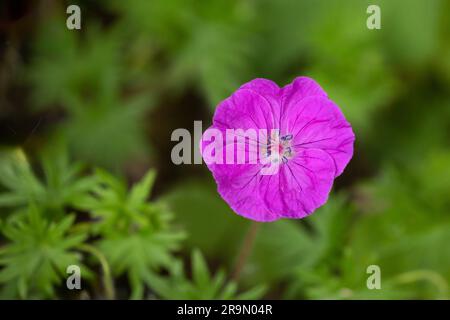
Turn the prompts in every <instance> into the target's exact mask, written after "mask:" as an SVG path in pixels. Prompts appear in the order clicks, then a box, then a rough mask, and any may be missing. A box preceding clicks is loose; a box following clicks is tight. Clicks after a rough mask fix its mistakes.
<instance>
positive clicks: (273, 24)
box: [0, 0, 450, 299]
mask: <svg viewBox="0 0 450 320" xmlns="http://www.w3.org/2000/svg"><path fill="white" fill-rule="evenodd" d="M369 4H378V5H379V6H380V7H381V25H382V28H381V30H368V29H367V28H366V18H367V16H368V15H367V13H366V9H367V6H368V5H369ZM449 10H450V4H449V3H448V1H447V2H446V1H442V0H431V1H427V2H425V1H420V0H411V1H409V0H408V1H406V0H405V1H386V0H375V1H360V0H347V1H345V2H343V1H340V0H317V1H314V2H313V1H291V0H260V1H240V0H231V1H230V0H217V1H203V2H198V1H195V0H168V1H147V0H132V1H120V0H113V1H96V2H95V1H94V2H92V3H91V2H90V4H89V5H87V4H86V6H85V7H83V9H82V12H83V18H82V29H81V30H78V31H71V30H68V29H67V28H65V21H64V20H65V12H64V8H63V6H61V5H60V4H56V2H55V3H52V4H50V5H49V7H48V10H45V13H43V14H42V17H43V18H42V19H39V18H36V17H39V16H41V15H34V14H32V15H24V16H23V22H24V23H23V24H21V26H23V28H24V29H22V27H21V28H19V29H20V30H19V31H20V32H17V33H16V32H14V34H11V35H10V34H8V32H7V34H6V36H5V37H6V41H5V43H7V44H8V45H7V46H6V47H5V48H6V50H5V58H6V59H5V61H2V63H1V65H2V67H4V66H6V68H0V69H1V70H2V71H0V78H1V79H2V81H1V83H2V85H1V88H0V100H1V101H0V103H1V105H2V106H3V105H4V103H3V102H4V100H6V102H7V104H5V105H10V106H14V107H13V108H11V107H10V108H6V109H7V110H6V111H7V112H1V114H2V118H1V119H0V124H1V126H2V128H0V129H2V131H1V132H2V133H1V135H2V143H3V141H6V142H7V143H8V144H9V145H11V144H12V143H16V141H17V139H16V138H17V137H15V139H12V141H8V137H6V140H5V139H3V137H4V132H8V134H9V132H10V131H11V134H16V133H17V132H16V127H15V125H14V124H16V123H18V129H17V130H22V131H23V130H25V129H24V128H22V127H21V126H22V122H23V123H24V125H23V126H24V127H26V122H28V121H29V120H30V119H32V120H34V117H40V118H41V117H42V118H43V119H45V121H43V123H42V128H41V127H40V128H39V130H37V131H33V134H32V136H31V139H29V140H27V143H26V144H25V145H24V146H23V147H24V148H25V149H26V150H27V151H29V150H32V151H34V152H35V154H33V153H30V157H29V159H28V158H27V157H26V156H25V154H24V152H23V151H21V149H15V150H6V149H3V146H1V148H2V149H0V150H1V151H0V214H1V215H0V219H1V224H0V291H1V294H2V296H1V297H2V298H3V297H4V298H18V297H20V298H62V297H65V296H66V293H65V291H63V290H62V289H63V287H64V282H65V281H64V280H65V268H66V267H67V264H69V263H70V264H78V265H80V264H82V263H85V264H86V266H83V269H82V275H83V279H85V280H87V281H88V282H87V284H88V286H87V287H86V289H84V291H83V292H82V294H83V295H84V296H85V295H88V296H90V297H94V298H97V297H99V298H104V297H106V298H112V297H113V296H114V286H116V287H117V290H116V292H117V295H116V297H117V298H127V297H128V291H129V290H128V289H130V291H131V297H132V298H141V297H145V296H148V295H147V294H149V296H150V297H153V296H156V297H157V298H171V299H172V298H188V299H206V298H259V297H261V296H262V292H263V291H262V289H261V284H268V285H270V287H269V288H268V294H267V296H268V297H274V298H284V297H287V298H306V299H313V298H318V299H324V298H337V299H380V298H385V299H386V298H392V299H398V298H419V299H434V298H448V297H449V283H450V273H449V272H450V271H449V270H450V268H449V266H450V255H449V250H447V247H448V245H447V244H448V243H449V240H450V218H449V215H448V213H449V211H450V202H449V199H450V198H449V196H448V195H449V193H448V190H450V185H449V181H450V172H449V168H450V156H449V152H448V147H449V146H448V141H449V139H450V136H449V132H450V130H449V128H450V122H449V119H450V96H449V93H448V87H449V84H450V58H449V57H450V42H449V41H448V39H450V37H449V35H450V34H449V30H450V22H449V21H450V19H448V18H447V16H446V14H447V12H449ZM29 17H31V18H32V20H27V19H30V18H29ZM21 21H22V18H21ZM27 26H31V28H30V29H27V28H28V27H27ZM21 30H24V31H21ZM27 30H29V31H30V32H29V33H27ZM31 31H32V32H31ZM9 44H11V45H9ZM10 61H13V62H14V65H12V66H10V65H8V63H9V62H10ZM3 70H6V71H3ZM10 71H14V72H10ZM10 73H11V74H10ZM298 75H307V76H311V77H313V78H315V79H316V80H317V81H318V82H319V83H320V84H321V85H322V86H323V88H324V89H325V90H326V91H327V93H328V95H329V97H330V98H331V99H333V100H334V101H335V102H336V103H337V104H338V105H339V106H340V107H341V109H342V111H343V113H344V114H345V116H346V118H347V119H348V120H349V121H350V123H351V124H352V126H353V128H354V131H355V132H356V137H357V140H356V146H355V154H354V157H353V159H352V161H351V163H350V164H349V166H348V168H347V169H346V170H345V172H344V173H343V175H342V177H339V178H338V179H337V180H336V184H335V188H334V190H335V191H333V193H332V194H331V195H330V199H329V201H328V202H327V203H326V204H325V205H324V206H323V207H322V208H320V209H319V210H317V211H316V212H315V213H314V214H313V215H311V216H310V217H307V218H306V219H304V220H302V221H295V220H282V221H277V222H273V223H268V224H262V225H261V226H260V228H259V233H258V235H257V236H256V239H255V243H254V245H253V250H252V253H251V255H250V256H249V260H248V261H247V263H246V265H245V266H244V268H243V270H242V276H241V278H240V280H239V284H238V283H235V282H233V281H231V282H229V281H227V279H226V275H225V273H224V272H223V271H220V270H222V269H221V267H220V266H224V267H225V268H226V269H228V270H232V265H233V264H234V263H235V260H236V252H238V251H239V247H240V246H241V244H242V241H243V238H244V236H245V233H246V232H247V230H248V226H249V222H248V221H247V220H245V219H244V218H242V217H239V216H237V215H236V214H234V213H233V212H232V210H231V209H230V208H229V207H228V206H227V204H226V203H225V202H224V201H223V200H222V199H221V198H220V196H219V195H218V194H217V192H216V186H215V185H214V182H213V179H212V177H211V176H210V174H209V173H208V172H207V170H206V169H204V171H203V172H201V171H200V170H199V171H195V169H194V170H193V171H192V172H195V174H197V172H198V173H199V174H198V175H199V176H196V177H195V178H196V179H195V180H191V179H189V178H190V177H188V175H189V174H190V173H189V172H191V171H190V170H185V169H186V167H180V169H179V170H172V169H173V167H171V166H170V165H168V164H167V163H166V160H168V158H167V157H166V150H167V149H168V146H167V144H168V143H169V141H170V134H169V131H171V130H172V129H174V128H178V127H180V126H185V125H184V122H182V121H183V118H189V119H192V117H194V116H195V117H196V120H198V119H199V118H200V117H202V118H201V120H203V122H204V123H207V122H210V120H211V114H212V111H214V109H215V106H216V105H217V103H218V102H219V101H220V100H221V99H224V98H225V97H227V96H228V95H229V94H231V93H232V92H233V91H234V90H235V89H236V88H238V87H239V86H240V85H241V84H242V83H244V82H246V81H248V80H251V79H253V78H256V77H265V78H270V79H272V80H274V81H276V82H277V83H278V84H279V85H285V84H287V83H289V82H290V81H291V80H292V79H293V78H294V77H295V76H298ZM14 76H16V77H14ZM10 89H11V90H10ZM194 105H195V107H196V108H195V110H191V109H188V108H190V107H191V106H194ZM151 108H156V109H157V110H155V111H157V112H156V113H154V114H153V113H152V111H153V110H154V109H151ZM191 111H192V114H191ZM169 112H173V113H170V114H169ZM161 114H163V115H165V116H164V117H163V118H162V119H160V118H159V115H161ZM4 117H6V118H4ZM10 121H11V126H9V124H10ZM4 124H7V128H6V130H5V131H4V130H3V129H4V128H3V125H4ZM10 127H11V128H10ZM41 129H42V130H41ZM150 135H151V137H149V136H150ZM150 139H151V141H152V143H151V144H150V143H149V141H147V140H150ZM60 140H61V141H60ZM63 141H64V143H63ZM61 145H64V146H66V145H67V148H68V150H70V154H71V156H73V158H74V159H76V160H77V161H78V160H82V161H84V162H87V164H88V166H82V165H80V164H77V163H75V164H72V163H71V162H70V161H69V158H68V156H67V153H66V152H65V150H64V148H61V147H60V146H61ZM158 152H159V153H160V154H158ZM163 152H164V153H163ZM149 166H151V167H155V168H161V176H160V179H158V181H156V182H155V171H153V170H150V171H149V172H148V173H147V174H146V175H145V176H144V177H143V178H142V179H141V180H140V181H139V182H137V183H135V184H134V185H133V186H131V187H129V184H128V182H129V181H128V180H131V181H135V180H137V178H138V177H140V176H142V175H143V172H144V170H145V169H146V168H147V167H149ZM97 167H105V168H107V169H108V170H112V172H113V174H111V173H109V172H107V171H104V170H102V169H97V170H95V171H93V168H97ZM119 173H122V174H123V175H122V176H126V177H129V178H130V179H122V178H119V176H120V175H119ZM206 177H207V178H206ZM174 181H176V182H177V184H176V185H174V184H173V182H174ZM153 189H155V190H153ZM152 191H154V192H153V195H151V194H152ZM156 197H158V198H156ZM172 212H173V214H172ZM180 230H185V231H186V235H185V233H184V231H183V232H181V231H180ZM182 239H185V241H182ZM196 248H198V251H197V249H196ZM81 253H83V256H81ZM189 255H192V258H191V265H192V266H186V265H184V264H183V263H182V261H184V260H183V259H184V258H186V257H187V256H189ZM208 264H209V265H210V266H214V270H219V271H217V272H216V273H214V274H212V272H211V271H210V270H209V268H208V267H207V265H208ZM371 264H377V265H379V266H380V267H381V272H382V289H381V290H369V289H367V287H366V280H367V277H368V274H367V273H366V269H367V266H369V265H371ZM110 269H111V271H112V275H113V276H114V279H111V274H110V272H109V271H110ZM185 269H187V270H185ZM83 287H84V286H83ZM238 287H239V288H255V289H251V290H250V291H249V292H247V293H246V292H244V293H243V294H240V293H239V291H238V290H237V288H238Z"/></svg>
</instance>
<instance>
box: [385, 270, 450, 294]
mask: <svg viewBox="0 0 450 320" xmlns="http://www.w3.org/2000/svg"><path fill="white" fill-rule="evenodd" d="M420 280H425V281H429V282H430V283H432V284H433V285H435V286H436V288H437V289H438V291H439V293H440V296H441V297H442V298H443V299H447V294H448V284H447V281H446V280H445V278H444V277H442V276H441V275H440V274H439V273H437V272H435V271H432V270H414V271H409V272H405V273H402V274H400V275H398V276H397V277H395V279H394V282H397V283H404V284H406V283H412V282H416V281H420Z"/></svg>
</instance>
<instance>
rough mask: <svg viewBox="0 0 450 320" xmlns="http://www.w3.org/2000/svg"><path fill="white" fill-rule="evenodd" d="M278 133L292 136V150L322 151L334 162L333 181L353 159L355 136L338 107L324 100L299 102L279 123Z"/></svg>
mask: <svg viewBox="0 0 450 320" xmlns="http://www.w3.org/2000/svg"><path fill="white" fill-rule="evenodd" d="M281 130H282V132H289V133H291V134H292V135H293V143H292V145H293V149H294V150H299V149H300V150H301V149H308V148H315V149H321V150H323V151H326V152H327V153H328V154H329V155H330V156H331V157H332V158H333V160H334V163H335V167H336V173H335V175H336V177H337V176H339V175H340V174H341V173H342V171H343V170H344V168H345V166H346V165H347V164H348V162H349V161H350V159H351V157H352V155H353V142H354V140H355V135H354V133H353V131H352V128H351V126H350V124H349V123H348V122H347V120H346V119H345V118H344V115H343V114H342V112H341V111H340V110H339V108H338V106H337V105H336V104H335V103H334V102H333V101H331V100H330V99H328V98H325V97H322V96H310V97H307V98H305V99H303V100H301V101H300V102H299V103H298V104H297V105H296V106H295V107H294V108H292V109H291V112H289V114H287V115H286V117H285V118H284V121H283V123H282V129H281Z"/></svg>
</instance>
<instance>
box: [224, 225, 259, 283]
mask: <svg viewBox="0 0 450 320" xmlns="http://www.w3.org/2000/svg"><path fill="white" fill-rule="evenodd" d="M259 226H260V223H258V222H256V221H252V224H251V225H250V227H249V228H248V230H247V233H246V234H245V238H244V240H243V242H242V245H241V248H240V251H239V255H238V258H237V260H236V264H235V265H234V271H233V273H232V276H231V280H233V281H235V282H237V281H239V277H240V275H241V272H242V269H243V268H244V266H245V264H246V262H247V260H248V257H249V256H250V253H251V251H252V248H253V244H254V242H255V239H256V235H257V234H258V230H259Z"/></svg>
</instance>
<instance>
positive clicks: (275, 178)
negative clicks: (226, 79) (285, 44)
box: [200, 77, 355, 221]
mask: <svg viewBox="0 0 450 320" xmlns="http://www.w3.org/2000/svg"><path fill="white" fill-rule="evenodd" d="M227 129H234V130H236V129H241V130H248V129H253V130H255V131H259V130H260V129H266V130H270V129H277V130H279V132H275V133H273V132H270V133H269V135H265V136H264V135H262V139H260V140H259V141H258V140H252V139H247V140H245V143H244V144H239V143H237V142H236V141H235V137H240V136H241V135H240V134H235V136H234V137H233V136H232V137H228V136H227V134H226V133H227ZM208 130H217V131H219V134H220V135H222V136H223V138H224V139H223V140H222V141H221V142H220V144H218V145H216V147H217V149H216V150H215V152H214V155H211V154H209V153H208V152H209V151H210V150H211V148H210V146H211V145H210V143H211V142H208V141H206V140H207V139H206V138H205V136H207V135H208ZM208 130H207V131H206V132H205V133H204V136H203V137H202V141H201V144H200V145H201V147H203V150H202V155H203V158H204V160H205V162H207V164H208V168H209V169H210V170H211V172H212V173H213V176H214V179H215V180H216V183H217V188H218V192H219V194H220V195H221V196H222V198H223V199H224V200H225V201H226V202H227V203H228V204H229V205H230V207H231V208H232V209H233V210H234V211H235V212H236V213H238V214H239V215H241V216H244V217H246V218H249V219H253V220H256V221H273V220H277V219H280V218H303V217H305V216H307V215H309V214H310V213H312V212H313V211H314V210H315V209H317V208H318V207H320V206H321V205H323V204H324V203H325V202H326V201H327V199H328V195H329V192H330V190H331V187H332V185H333V180H334V178H335V177H337V176H338V175H340V174H341V173H342V172H343V170H344V168H345V166H346V165H347V164H348V162H349V161H350V159H351V157H352V155H353V143H354V140H355V136H354V134H353V131H352V128H351V126H350V124H349V123H348V122H347V121H346V119H345V117H344V115H343V114H342V112H341V111H340V109H339V107H338V106H337V105H336V104H335V103H334V102H332V101H331V100H330V99H328V97H327V95H326V93H325V92H324V91H323V89H322V88H321V87H320V86H319V85H318V84H317V83H316V82H315V81H314V80H312V79H310V78H307V77H299V78H296V79H295V80H294V81H293V83H292V84H289V85H287V86H285V87H284V88H282V89H280V88H279V87H278V86H277V85H276V84H275V83H274V82H272V81H270V80H266V79H255V80H253V81H250V82H248V83H246V84H244V85H243V86H241V87H240V88H239V90H237V91H236V92H235V93H234V94H233V95H232V96H231V97H229V98H227V99H226V100H224V101H223V102H221V103H220V104H219V106H218V107H217V110H216V112H215V115H214V119H213V125H212V126H211V127H210V129H208ZM241 141H242V140H241ZM252 146H257V147H261V146H262V147H261V153H260V154H258V151H260V150H259V149H257V151H256V153H257V154H258V161H259V160H260V157H261V158H263V159H265V160H268V161H269V162H268V164H267V163H264V164H262V163H260V162H256V163H248V162H246V163H245V164H240V163H237V162H236V161H237V160H238V158H237V157H236V155H233V157H234V158H233V157H231V158H233V160H234V162H232V163H226V154H227V152H228V151H227V150H228V149H229V147H231V148H232V149H233V150H235V151H238V150H241V151H242V152H243V154H244V155H245V157H244V158H245V159H246V160H248V159H249V158H250V156H252V155H254V154H255V153H254V150H250V149H251V147H252ZM205 147H208V148H206V149H207V150H206V151H205ZM216 152H217V153H216ZM222 153H223V154H222ZM217 154H219V159H220V160H221V161H220V163H210V160H211V159H216V158H217V157H216V156H215V155H217ZM239 159H242V157H239ZM274 164H275V168H276V169H278V170H272V169H271V170H270V172H269V173H267V171H266V170H265V169H267V165H269V167H270V168H272V167H273V165H274Z"/></svg>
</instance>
